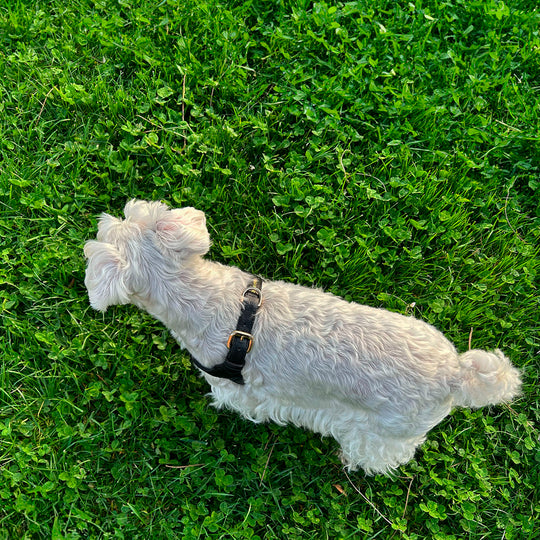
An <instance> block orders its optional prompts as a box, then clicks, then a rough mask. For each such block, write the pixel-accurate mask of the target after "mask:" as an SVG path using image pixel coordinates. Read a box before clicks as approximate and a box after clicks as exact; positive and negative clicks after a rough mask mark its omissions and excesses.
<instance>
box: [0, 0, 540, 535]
mask: <svg viewBox="0 0 540 540" xmlns="http://www.w3.org/2000/svg"><path fill="white" fill-rule="evenodd" d="M533 4H534V2H531V1H530V0H505V1H502V0H501V1H499V0H445V1H444V0H411V1H410V2H409V1H406V0H359V1H357V2H346V3H343V2H337V3H334V2H328V3H325V2H317V3H313V2H306V1H304V0H296V1H290V2H289V1H286V0H281V1H271V0H246V1H245V2H241V1H232V0H231V1H225V0H223V1H222V2H218V1H216V0H197V1H194V0H162V1H159V0H115V1H113V0H49V1H37V0H13V1H10V2H7V1H6V2H2V3H1V5H0V74H1V77H0V91H1V96H0V130H1V131H0V134H1V135H0V151H1V161H0V231H1V240H0V256H1V263H0V311H1V328H0V349H1V352H0V354H1V356H0V540H7V539H9V540H12V539H15V540H19V539H23V538H25V539H26V538H32V539H34V538H36V539H50V540H60V539H66V540H67V539H69V540H75V539H102V538H103V539H105V538H120V539H122V538H124V539H129V540H131V539H152V540H153V539H172V538H179V539H196V538H201V539H203V538H208V537H210V538H224V539H233V538H234V539H243V538H254V539H255V538H260V539H262V538H267V539H273V538H287V539H292V540H294V539H299V540H304V539H326V538H328V539H346V538H350V539H364V538H366V539H368V538H378V539H425V538H434V539H437V540H451V539H455V540H458V539H463V538H467V539H477V540H481V539H505V540H512V539H515V540H524V539H531V540H532V539H533V538H537V534H538V522H539V520H540V502H539V500H538V486H539V485H540V474H539V469H540V451H539V446H538V441H539V431H538V422H539V420H540V406H539V401H540V400H539V393H538V376H539V365H538V357H539V356H538V353H539V349H540V339H539V330H540V324H539V321H540V315H539V312H540V309H539V308H540V305H539V304H540V302H539V298H540V295H539V294H538V288H537V287H538V281H537V279H538V278H537V274H538V272H539V265H540V264H539V263H540V249H539V248H540V213H539V200H540V86H539V85H540V35H539V29H540V11H539V10H538V7H536V8H535V9H534V10H533V7H532V6H533ZM6 6H8V7H6ZM132 197H138V198H145V199H161V200H164V201H165V202H167V203H169V204H170V205H172V206H184V205H191V206H196V207H197V208H199V209H201V210H204V211H205V212H206V214H207V220H208V225H209V228H210V231H211V234H212V237H213V246H212V249H211V253H210V256H211V257H212V258H213V259H215V260H218V261H221V262H225V263H228V264H234V265H237V266H240V267H241V268H243V269H244V270H247V271H251V272H256V273H260V274H262V275H264V276H266V277H268V278H276V279H283V280H287V281H295V282H299V283H303V284H306V285H308V286H311V285H317V286H320V287H323V288H325V289H326V290H330V291H332V292H334V293H336V294H339V295H341V296H344V297H346V298H347V299H351V300H355V301H357V302H361V303H365V304H369V305H373V306H382V307H385V308H388V309H390V310H395V311H399V312H402V313H410V314H414V315H415V316H417V317H419V318H422V319H424V320H426V321H428V322H430V323H432V324H434V325H435V326H437V327H438V328H439V329H440V330H442V331H443V332H444V333H445V334H446V335H447V336H448V338H449V339H451V340H452V341H453V342H454V343H455V344H456V346H457V347H458V349H460V350H466V349H467V348H468V347H469V345H472V347H476V348H495V347H500V348H501V349H503V350H504V351H505V352H506V354H507V355H508V356H509V357H510V358H511V359H512V361H513V362H514V364H515V365H517V366H519V367H520V368H522V370H523V379H524V387H523V395H522V396H521V397H520V398H518V399H517V400H516V401H515V402H514V403H512V404H511V405H509V406H506V405H505V406H500V407H494V408H491V409H482V410H479V411H473V412H471V411H468V410H457V411H455V412H454V413H453V414H452V415H451V416H450V417H449V418H447V419H446V420H445V421H444V422H443V423H442V424H441V425H440V426H438V427H437V428H436V429H434V430H433V431H432V432H431V433H430V436H429V438H428V441H427V442H426V444H425V445H424V446H423V447H422V449H421V450H420V451H419V452H418V453H417V456H416V459H415V461H413V462H411V463H409V464H408V465H406V466H404V467H402V468H400V469H399V470H398V471H397V472H396V475H395V476H394V477H393V478H391V477H384V476H376V477H365V476H364V474H363V473H362V472H357V473H354V474H353V473H351V474H349V475H348V476H347V474H345V473H344V471H343V470H342V468H341V466H340V462H339V459H338V457H337V455H336V451H337V445H336V443H335V442H334V441H332V440H330V439H322V440H321V438H320V437H319V436H317V435H314V434H311V433H308V432H305V431H303V430H300V429H296V428H292V427H290V428H283V427H278V426H276V425H271V424H269V425H254V424H251V423H248V422H246V421H244V420H242V419H240V418H239V417H238V416H236V415H235V414H233V413H228V412H224V411H223V412H217V411H215V410H213V409H212V408H211V407H210V406H209V400H208V398H207V397H206V396H205V394H206V392H207V391H208V386H207V384H206V383H205V382H204V381H203V380H202V379H200V378H199V377H198V375H197V373H196V372H195V371H194V370H193V369H192V368H191V367H190V365H189V361H188V359H187V357H186V355H185V354H184V353H183V352H182V351H181V350H180V349H179V347H178V346H177V345H176V344H175V342H174V341H173V339H172V338H171V337H169V335H168V333H167V331H166V329H165V328H163V327H162V326H160V325H159V324H158V323H157V322H155V321H153V320H152V319H150V318H149V317H148V316H146V315H145V314H143V313H141V312H139V311H137V310H136V309H135V308H134V307H132V306H123V307H117V308H112V309H110V310H109V311H108V312H107V313H105V314H99V313H97V312H95V311H93V310H92V309H91V308H90V307H89V304H88V298H87V295H86V290H85V288H84V284H83V279H84V270H85V261H84V257H83V253H82V247H83V244H84V242H85V240H86V239H89V238H93V237H94V236H95V232H96V217H97V216H98V215H99V213H100V212H103V211H108V212H111V213H115V214H119V213H120V212H121V209H122V208H123V205H124V204H125V202H126V200H127V199H129V198H132ZM535 520H536V530H535V527H534V525H535Z"/></svg>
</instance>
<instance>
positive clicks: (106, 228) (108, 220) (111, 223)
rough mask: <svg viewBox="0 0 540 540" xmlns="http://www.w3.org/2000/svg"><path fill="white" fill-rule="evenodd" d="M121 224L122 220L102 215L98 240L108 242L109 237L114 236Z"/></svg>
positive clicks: (99, 221) (99, 222)
mask: <svg viewBox="0 0 540 540" xmlns="http://www.w3.org/2000/svg"><path fill="white" fill-rule="evenodd" d="M121 224H122V220H121V219H118V218H116V217H114V216H111V215H110V214H105V213H103V214H101V216H99V220H98V232H97V239H98V240H99V241H100V242H106V241H107V238H108V237H109V235H110V234H112V233H113V232H114V230H115V229H118V227H120V225H121Z"/></svg>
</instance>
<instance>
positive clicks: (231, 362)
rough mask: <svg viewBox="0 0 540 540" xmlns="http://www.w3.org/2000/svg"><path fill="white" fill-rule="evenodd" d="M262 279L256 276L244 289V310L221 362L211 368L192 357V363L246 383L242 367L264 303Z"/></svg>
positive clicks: (214, 374) (238, 382) (212, 372)
mask: <svg viewBox="0 0 540 540" xmlns="http://www.w3.org/2000/svg"><path fill="white" fill-rule="evenodd" d="M261 289H262V279H261V278H260V277H254V278H253V279H252V281H251V283H250V286H249V287H248V288H247V289H246V290H245V291H244V294H243V295H242V296H243V302H242V311H241V313H240V317H239V318H238V323H237V325H236V330H235V331H234V332H233V333H232V334H231V335H230V336H229V339H228V340H227V347H228V348H229V352H228V353H227V356H226V358H225V360H224V361H223V362H222V363H221V364H217V365H216V366H213V367H211V368H207V367H205V366H203V365H202V364H201V363H200V362H199V361H198V360H196V359H195V358H193V357H191V363H192V364H193V365H194V366H195V367H197V368H199V369H200V370H202V371H204V372H205V373H208V375H212V376H213V377H219V378H221V379H229V380H231V381H233V382H234V383H236V384H244V378H243V377H242V369H243V368H244V366H245V364H246V354H247V353H248V352H249V351H250V350H251V347H252V346H253V335H252V334H251V330H252V329H253V323H254V322H255V315H256V313H257V310H258V309H259V306H260V305H261V303H262V292H261Z"/></svg>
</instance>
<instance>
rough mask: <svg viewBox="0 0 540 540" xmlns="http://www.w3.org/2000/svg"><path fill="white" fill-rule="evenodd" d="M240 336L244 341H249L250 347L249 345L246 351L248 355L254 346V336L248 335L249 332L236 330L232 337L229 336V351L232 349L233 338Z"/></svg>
mask: <svg viewBox="0 0 540 540" xmlns="http://www.w3.org/2000/svg"><path fill="white" fill-rule="evenodd" d="M236 336H238V337H239V338H240V339H241V340H243V339H249V345H248V349H247V351H246V353H248V352H249V351H251V347H252V346H253V336H252V335H251V334H248V333H247V332H240V330H235V331H234V332H233V333H232V334H231V335H230V336H229V339H228V340H227V349H230V348H231V341H232V338H233V337H236Z"/></svg>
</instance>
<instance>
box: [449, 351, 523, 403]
mask: <svg viewBox="0 0 540 540" xmlns="http://www.w3.org/2000/svg"><path fill="white" fill-rule="evenodd" d="M459 363H460V364H461V384H460V386H459V388H458V389H457V391H456V392H454V396H455V398H456V405H459V406H462V407H484V406H485V405H496V404H497V403H502V402H504V401H510V400H512V398H514V397H515V396H517V395H518V394H519V391H520V387H521V378H520V373H519V371H518V370H517V369H516V368H515V367H513V366H512V364H511V363H510V360H508V358H507V357H506V356H505V355H504V354H503V353H502V352H501V351H500V350H499V349H497V350H495V351H493V352H487V351H480V350H477V349H473V350H470V351H467V352H465V353H463V354H460V355H459Z"/></svg>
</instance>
